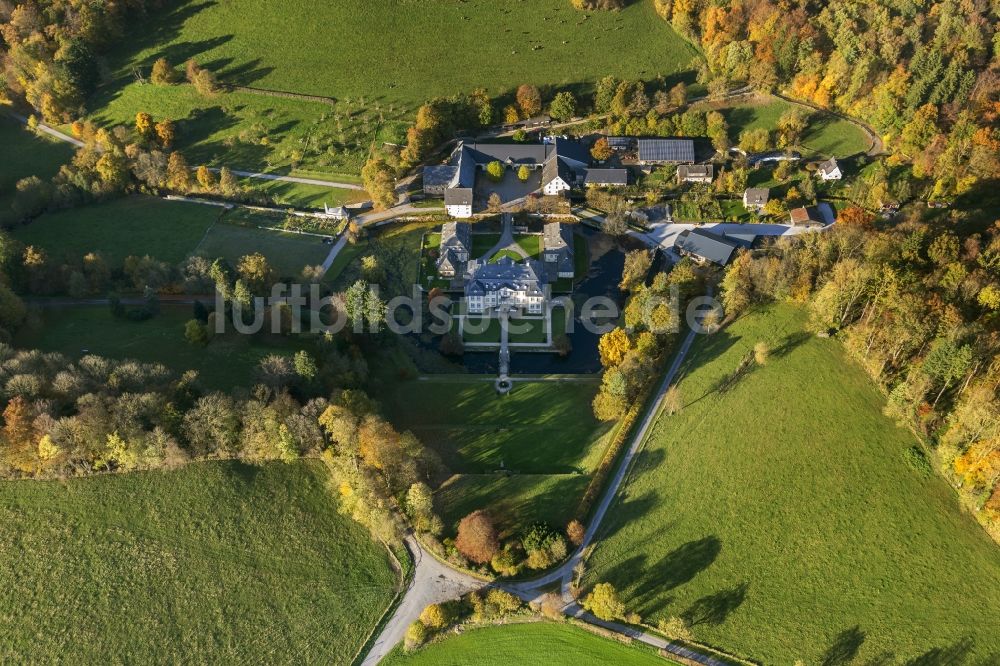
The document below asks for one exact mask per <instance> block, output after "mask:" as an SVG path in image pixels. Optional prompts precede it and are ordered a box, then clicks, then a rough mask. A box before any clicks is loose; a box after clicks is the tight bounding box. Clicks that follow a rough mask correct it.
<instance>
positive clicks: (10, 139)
mask: <svg viewBox="0 0 1000 666" xmlns="http://www.w3.org/2000/svg"><path fill="white" fill-rule="evenodd" d="M0 146H3V159H2V160H0V222H2V221H3V220H4V217H5V216H6V214H7V211H8V209H9V207H10V203H11V197H12V195H13V193H14V187H15V186H16V185H17V181H19V180H21V179H22V178H27V177H28V176H38V177H39V178H41V179H42V180H48V179H50V178H52V176H54V175H56V174H57V173H58V172H59V167H60V166H62V165H63V164H66V163H68V162H69V160H70V158H71V157H73V148H72V147H71V146H70V145H69V144H66V143H62V142H60V141H57V140H56V139H53V138H51V137H47V136H45V135H36V134H35V133H33V132H30V131H28V130H27V129H26V128H25V127H24V126H23V125H22V124H21V123H20V122H18V121H17V120H15V119H14V118H11V117H10V116H8V115H6V113H5V112H4V107H3V106H0Z"/></svg>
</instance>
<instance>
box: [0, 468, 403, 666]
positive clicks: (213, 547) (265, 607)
mask: <svg viewBox="0 0 1000 666" xmlns="http://www.w3.org/2000/svg"><path fill="white" fill-rule="evenodd" d="M326 478H327V477H326V474H325V472H324V471H323V469H322V468H321V467H320V466H319V465H318V464H317V463H304V462H303V463H295V464H292V465H285V464H282V463H277V464H272V465H267V466H263V467H250V466H247V465H243V464H240V463H197V464H193V465H191V466H188V467H186V468H184V469H182V470H179V471H175V472H147V473H135V474H129V475H125V476H117V475H116V476H105V477H99V478H91V479H77V480H71V481H66V482H35V481H7V482H4V483H2V484H0V498H2V500H0V527H2V529H0V583H2V584H0V614H2V616H3V618H4V622H3V623H4V640H3V641H0V660H2V661H4V662H5V663H29V662H36V663H38V662H46V663H55V662H60V661H65V660H66V659H67V658H68V657H67V656H68V655H72V661H75V662H78V663H154V662H156V663H166V662H172V663H181V662H187V663H190V662H199V663H250V662H260V661H267V662H270V663H287V664H293V663H295V664H298V663H320V662H322V663H349V662H350V661H351V659H352V658H353V657H354V654H355V652H356V651H357V650H358V649H359V648H360V646H361V644H362V643H363V642H364V641H365V639H366V637H367V634H368V632H369V631H371V629H372V628H373V627H374V626H375V623H376V622H377V621H378V619H379V617H380V616H381V614H382V612H383V611H384V610H385V608H386V607H387V606H388V604H389V603H390V601H391V599H392V595H393V588H394V585H395V575H394V574H393V573H392V570H391V569H390V566H389V562H388V558H387V555H386V553H385V550H384V549H383V548H382V546H380V545H376V544H375V543H373V542H372V541H371V540H370V538H369V537H368V535H367V533H366V532H365V531H364V530H363V529H362V528H361V527H359V526H358V525H357V524H355V523H353V522H351V520H350V519H348V518H346V517H344V516H342V515H340V514H339V513H338V511H337V507H336V505H335V502H334V500H333V498H332V496H331V494H330V491H329V489H328V488H327V487H326Z"/></svg>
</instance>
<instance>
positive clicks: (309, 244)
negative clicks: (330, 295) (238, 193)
mask: <svg viewBox="0 0 1000 666" xmlns="http://www.w3.org/2000/svg"><path fill="white" fill-rule="evenodd" d="M331 247H332V246H330V245H326V244H324V243H323V241H322V239H320V238H317V237H316V236H305V235H301V234H294V233H286V232H281V231H267V230H264V229H256V228H252V227H243V226H236V225H231V224H217V225H215V226H213V227H212V228H211V229H210V230H209V231H208V233H207V234H205V238H204V239H203V240H202V241H201V243H199V244H198V247H197V248H196V249H195V252H194V253H195V254H201V255H204V256H206V257H209V258H211V259H215V258H217V257H224V258H225V259H226V260H227V261H228V262H229V263H230V264H232V265H233V266H236V264H237V263H238V262H239V260H240V257H242V256H245V255H248V254H253V253H254V252H260V253H261V254H263V255H264V256H265V257H267V260H268V262H269V263H270V264H271V265H272V266H273V267H274V268H275V270H277V271H278V273H279V275H280V276H281V277H289V278H296V277H298V276H299V275H300V274H301V273H302V269H303V268H305V267H306V266H316V265H318V264H322V263H323V260H324V259H326V257H327V255H328V254H330V249H331Z"/></svg>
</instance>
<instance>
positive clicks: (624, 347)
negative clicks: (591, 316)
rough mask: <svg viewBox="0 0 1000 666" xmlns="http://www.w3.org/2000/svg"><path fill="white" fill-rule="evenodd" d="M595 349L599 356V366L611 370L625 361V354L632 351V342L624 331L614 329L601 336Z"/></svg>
mask: <svg viewBox="0 0 1000 666" xmlns="http://www.w3.org/2000/svg"><path fill="white" fill-rule="evenodd" d="M597 349H598V352H599V353H600V355H601V365H603V366H604V367H605V368H612V367H614V366H616V365H618V364H619V363H621V362H622V361H623V360H625V356H626V354H628V352H629V350H630V349H632V340H630V339H629V337H628V333H626V332H625V329H623V328H621V327H615V328H614V329H612V330H611V331H609V332H608V333H605V334H604V335H602V336H601V339H600V340H599V341H598V343H597Z"/></svg>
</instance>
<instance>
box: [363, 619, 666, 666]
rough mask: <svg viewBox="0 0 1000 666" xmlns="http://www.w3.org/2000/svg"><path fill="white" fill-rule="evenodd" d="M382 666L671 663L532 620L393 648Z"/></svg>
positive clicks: (652, 665)
mask: <svg viewBox="0 0 1000 666" xmlns="http://www.w3.org/2000/svg"><path fill="white" fill-rule="evenodd" d="M382 663H383V664H384V666H425V665H426V666H444V665H447V666H465V665H468V666H494V665H495V666H508V665H509V664H545V665H546V666H583V665H585V664H616V665H617V666H664V665H669V664H671V663H673V662H670V661H667V660H665V659H663V658H662V657H659V656H658V655H656V653H654V652H653V650H652V649H650V648H646V647H645V646H639V645H636V646H629V645H622V644H621V643H618V642H617V641H613V640H611V639H608V638H602V637H600V636H595V635H594V634H592V633H590V632H588V631H586V630H585V629H580V628H578V627H574V626H572V625H570V624H556V623H554V622H532V623H529V624H512V625H508V626H500V627H482V628H479V629H473V630H470V631H467V632H464V633H463V634H461V635H459V636H450V637H447V638H445V639H443V640H441V641H439V642H436V643H432V644H431V645H428V646H426V647H424V648H422V649H420V650H418V651H417V652H414V653H412V654H409V655H408V654H406V653H405V652H404V651H403V650H402V649H401V648H397V649H396V650H395V651H394V652H392V653H391V654H389V655H388V656H387V657H386V658H385V659H384V660H383V661H382Z"/></svg>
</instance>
